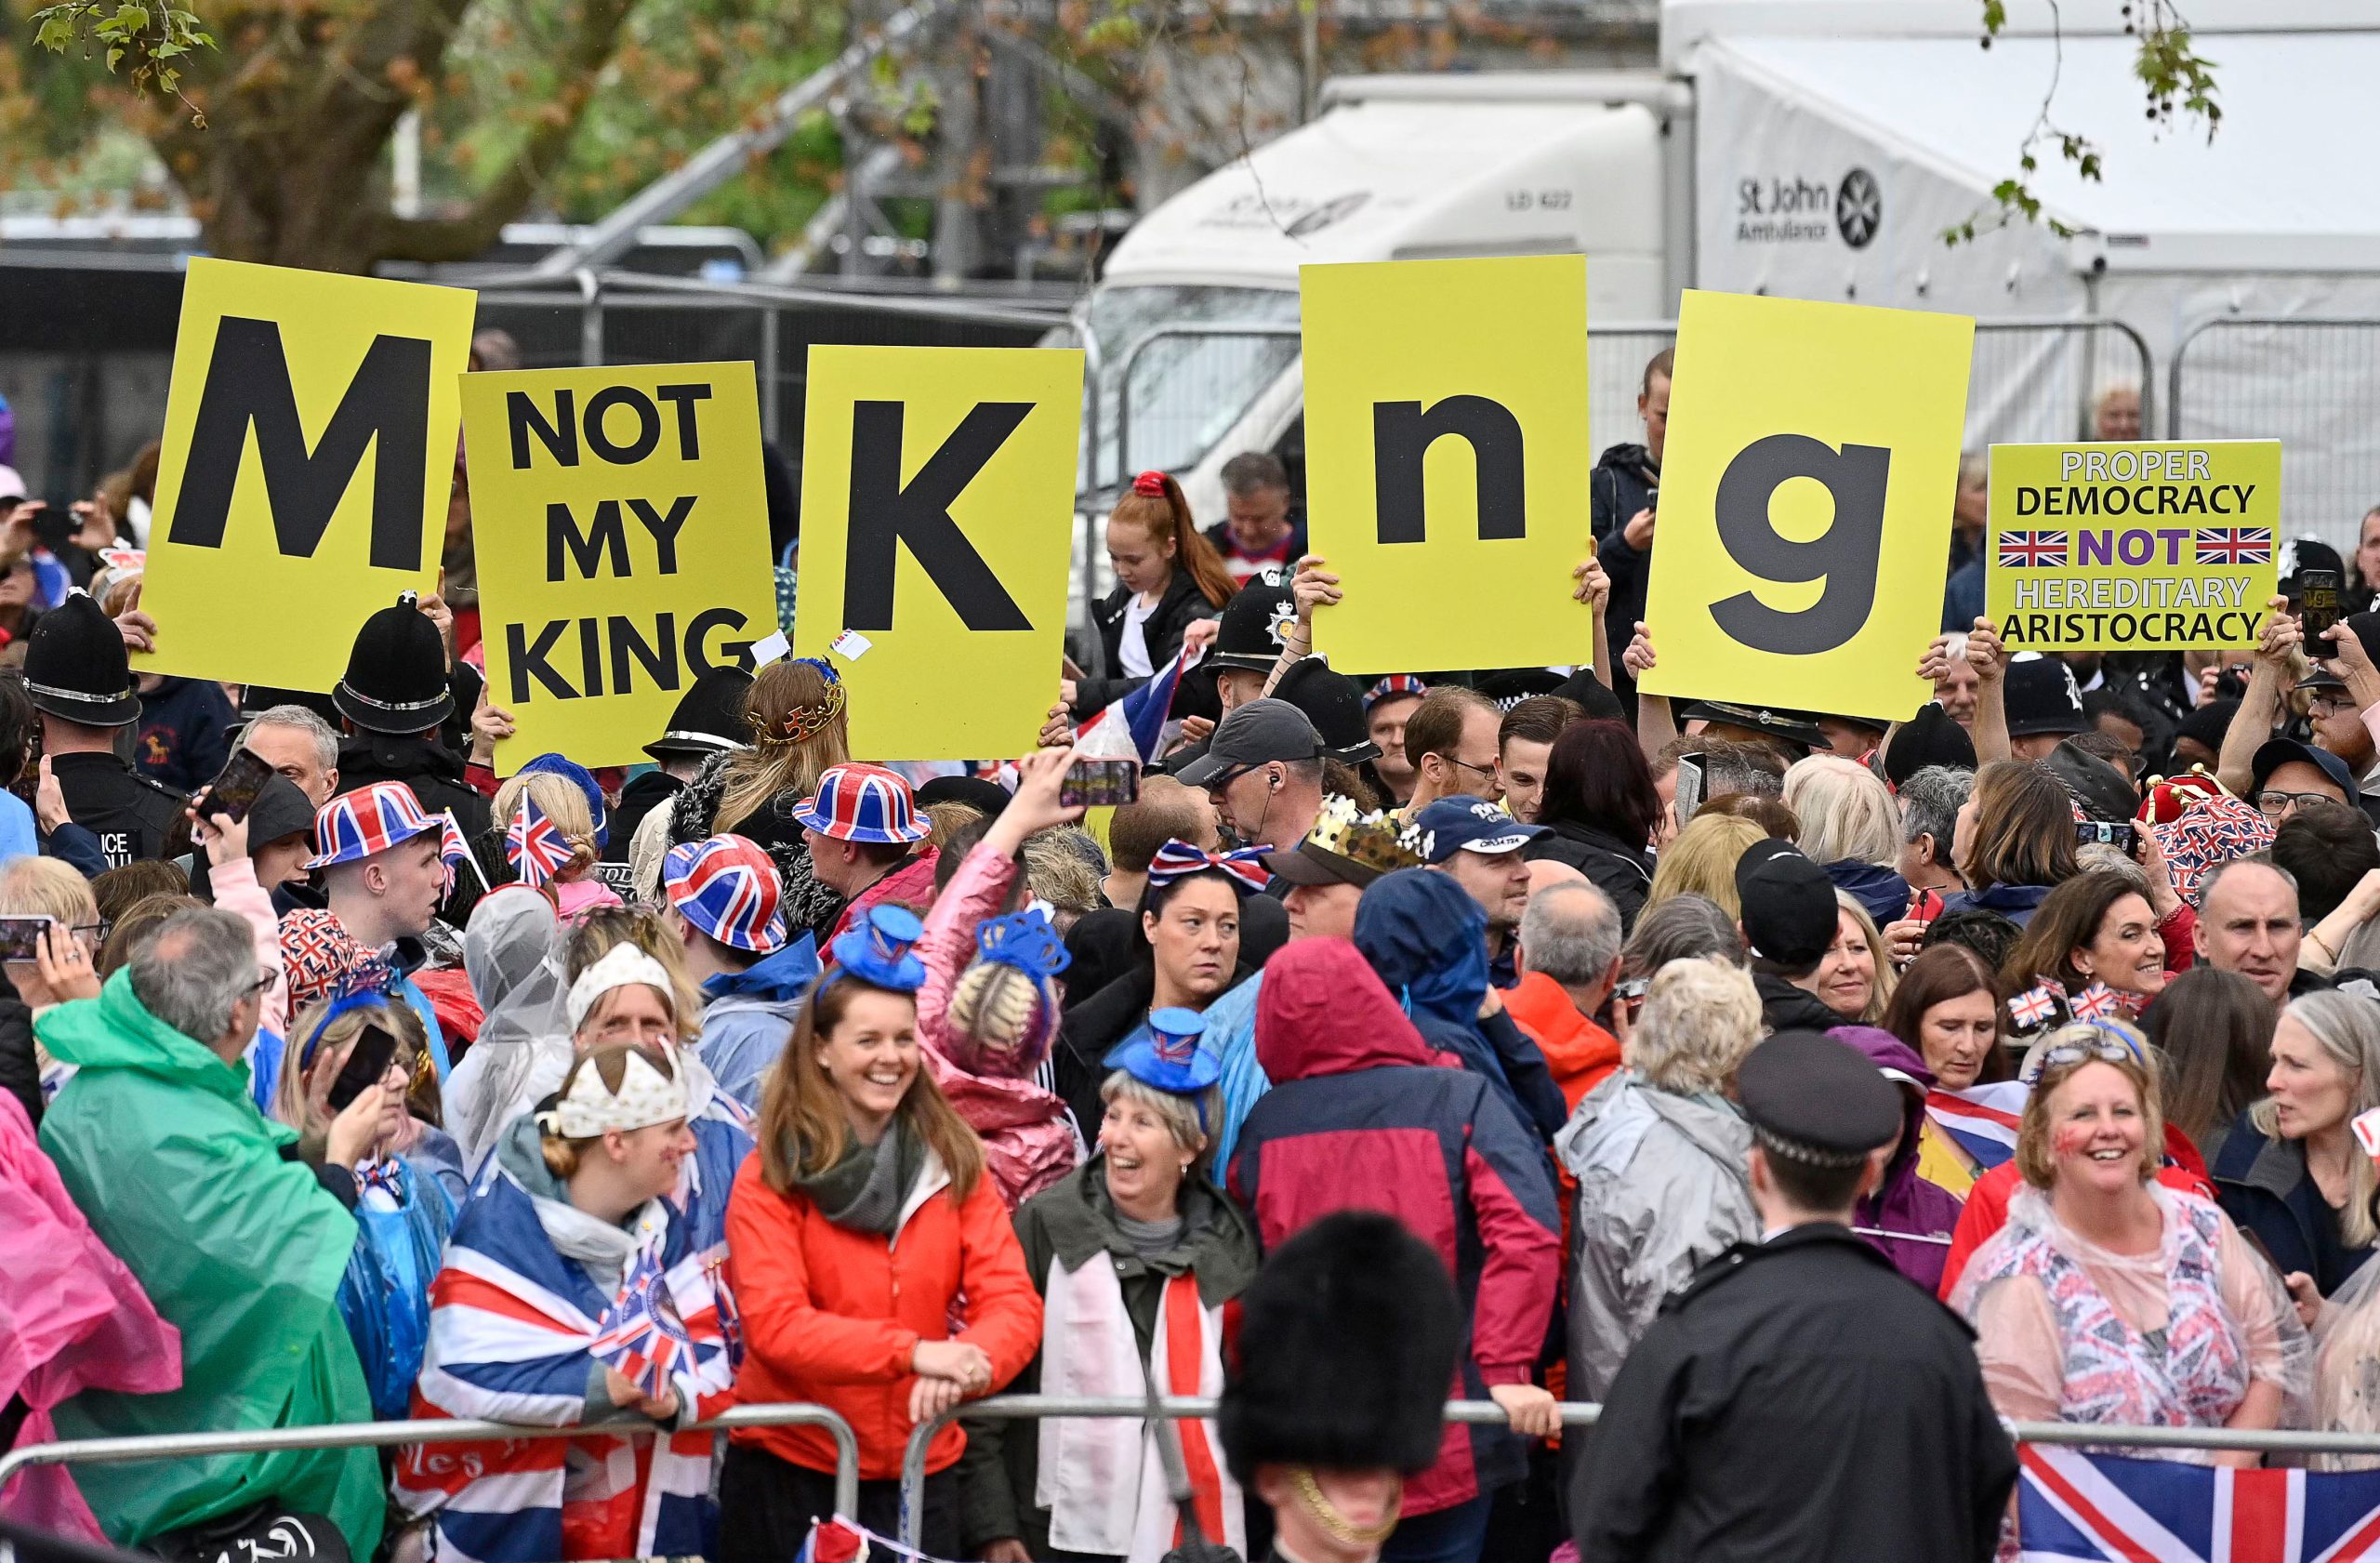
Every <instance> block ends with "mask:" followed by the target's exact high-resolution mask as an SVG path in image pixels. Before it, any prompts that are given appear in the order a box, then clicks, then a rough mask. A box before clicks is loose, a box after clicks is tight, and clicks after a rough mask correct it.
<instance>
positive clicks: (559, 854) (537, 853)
mask: <svg viewBox="0 0 2380 1563" xmlns="http://www.w3.org/2000/svg"><path fill="white" fill-rule="evenodd" d="M504 856H505V860H506V861H507V862H509V863H510V864H511V865H512V868H513V870H514V871H515V872H517V873H518V874H519V875H520V876H521V882H522V884H525V885H527V886H529V887H530V888H531V889H533V890H535V889H537V888H539V887H541V886H544V885H546V884H549V883H551V882H552V881H553V877H554V876H555V875H556V874H559V873H561V872H562V869H563V868H566V867H568V866H569V863H570V857H571V849H570V843H569V842H568V841H563V840H562V831H561V829H560V828H558V827H556V826H555V824H554V822H553V821H552V820H550V819H548V818H547V817H546V811H545V810H543V809H541V808H539V807H537V801H536V799H535V798H533V797H531V796H530V795H529V793H528V792H527V790H526V789H523V790H522V794H521V812H520V813H519V814H518V815H514V816H513V820H512V824H511V825H510V826H509V828H507V829H506V830H505V832H504Z"/></svg>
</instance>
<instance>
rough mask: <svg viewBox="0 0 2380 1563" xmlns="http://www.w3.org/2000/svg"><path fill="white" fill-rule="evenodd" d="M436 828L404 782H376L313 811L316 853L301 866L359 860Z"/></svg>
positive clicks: (430, 817)
mask: <svg viewBox="0 0 2380 1563" xmlns="http://www.w3.org/2000/svg"><path fill="white" fill-rule="evenodd" d="M437 828H438V821H437V819H436V818H435V817H434V816H432V815H427V814H424V813H423V812H422V808H421V801H420V800H419V799H417V798H416V797H415V796H414V795H413V788H409V787H407V786H406V785H405V784H404V783H403V782H393V781H384V782H374V783H373V784H372V785H371V786H369V787H362V788H356V789H355V790H354V791H353V792H342V793H340V794H339V795H338V796H337V797H336V798H334V799H332V800H331V801H329V802H327V803H324V805H323V806H322V808H321V809H320V810H319V811H317V812H316V814H315V815H314V855H313V856H311V857H310V858H308V859H306V861H305V863H304V865H303V867H305V868H309V869H312V868H329V867H330V866H331V865H333V864H334V863H356V862H361V861H362V860H363V859H364V858H366V857H370V856H371V855H372V854H375V853H381V852H386V851H388V850H389V849H390V847H392V846H395V845H397V844H398V843H399V842H400V841H411V840H413V839H414V838H415V837H416V836H418V835H420V834H421V833H422V832H423V831H425V830H435V829H437Z"/></svg>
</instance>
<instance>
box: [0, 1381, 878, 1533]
mask: <svg viewBox="0 0 2380 1563" xmlns="http://www.w3.org/2000/svg"><path fill="white" fill-rule="evenodd" d="M737 1427H824V1428H825V1429H826V1432H827V1435H828V1436H829V1437H832V1438H833V1439H834V1440H835V1507H836V1509H837V1510H838V1511H839V1512H840V1513H843V1514H856V1513H858V1512H859V1438H858V1437H857V1435H855V1434H853V1432H852V1425H851V1424H850V1423H848V1422H845V1421H844V1420H843V1419H842V1418H841V1417H840V1416H839V1415H837V1414H836V1413H835V1412H833V1411H828V1410H827V1409H826V1407H824V1406H813V1405H807V1404H800V1403H790V1402H788V1403H784V1404H772V1405H760V1406H736V1407H734V1408H732V1409H730V1410H728V1411H723V1412H721V1414H719V1415H718V1416H715V1417H712V1418H711V1419H710V1420H709V1421H707V1422H695V1423H690V1424H687V1425H686V1426H685V1427H683V1428H679V1429H675V1431H679V1432H686V1433H713V1432H726V1431H729V1430H731V1429H733V1428H737ZM635 1431H636V1429H635V1428H634V1426H633V1425H629V1426H622V1425H620V1424H610V1423H602V1424H594V1425H591V1426H590V1425H578V1426H571V1427H523V1426H516V1425H514V1424H511V1423H505V1422H348V1423H337V1424H329V1425H326V1426H320V1427H259V1428H253V1429H248V1430H245V1431H242V1432H233V1433H152V1434H146V1435H143V1436H141V1437H131V1438H76V1439H69V1440H65V1441H62V1442H59V1443H54V1444H29V1445H27V1446H26V1447H25V1448H23V1449H16V1450H8V1451H7V1453H5V1454H0V1490H5V1489H6V1488H7V1485H8V1483H9V1481H10V1480H11V1479H13V1478H14V1477H16V1475H17V1473H18V1472H20V1471H22V1470H25V1469H26V1468H28V1467H30V1466H33V1465H78V1464H111V1465H113V1464H129V1463H132V1462H135V1461H141V1460H183V1459H189V1458H191V1457H192V1456H196V1455H208V1454H266V1453H271V1452H273V1451H276V1450H291V1449H363V1448H373V1449H379V1448H385V1447H387V1446H389V1445H391V1444H461V1443H491V1442H495V1441H496V1440H498V1439H512V1438H571V1437H587V1436H589V1435H594V1434H603V1435H609V1436H612V1437H618V1436H620V1435H621V1434H623V1433H634V1432H635ZM660 1431H661V1430H659V1429H656V1430H655V1436H658V1433H659V1432H660ZM920 1458H921V1459H922V1458H923V1457H922V1456H920Z"/></svg>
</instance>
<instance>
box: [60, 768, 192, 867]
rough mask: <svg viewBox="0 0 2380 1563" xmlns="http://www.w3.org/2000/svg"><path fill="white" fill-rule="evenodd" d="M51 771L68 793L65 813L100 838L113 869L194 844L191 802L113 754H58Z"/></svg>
mask: <svg viewBox="0 0 2380 1563" xmlns="http://www.w3.org/2000/svg"><path fill="white" fill-rule="evenodd" d="M49 765H50V771H51V773H52V774H53V775H56V776H57V777H58V788H59V791H60V792H62V793H64V794H65V795H66V814H67V817H69V818H70V819H72V820H73V822H74V823H75V824H77V825H79V826H81V827H82V828H84V829H86V830H88V831H89V832H91V834H92V835H94V836H97V837H98V838H99V852H100V854H102V855H104V856H105V857H106V858H107V860H108V867H109V868H123V867H124V866H125V865H126V864H127V863H132V862H137V861H139V859H141V858H144V857H172V856H174V855H176V854H179V853H181V852H183V851H186V850H187V849H188V848H189V846H190V826H189V822H188V821H186V820H184V819H183V818H182V810H183V808H184V807H185V806H187V805H188V804H189V802H190V800H189V799H188V798H186V797H184V796H183V795H182V794H181V793H179V792H176V791H175V790H174V789H173V788H169V787H165V786H161V785H160V784H158V783H156V782H152V781H151V780H150V779H149V778H148V777H146V776H143V775H139V774H137V773H136V772H135V771H134V770H133V769H132V767H131V766H129V765H126V763H125V762H123V761H121V760H118V759H117V758H116V757H115V756H114V755H112V754H87V753H86V754H59V755H53V756H51V757H50V762H49Z"/></svg>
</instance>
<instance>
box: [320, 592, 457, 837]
mask: <svg viewBox="0 0 2380 1563" xmlns="http://www.w3.org/2000/svg"><path fill="white" fill-rule="evenodd" d="M331 704H332V705H334V706H336V707H337V708H338V714H339V717H340V719H341V720H342V721H343V722H345V723H346V725H347V732H348V736H347V739H346V741H345V742H343V743H341V744H340V745H339V748H338V785H339V790H340V791H341V792H353V791H355V790H356V789H357V788H364V787H369V786H371V785H372V784H373V783H374V782H382V781H393V782H403V783H404V784H405V785H406V786H407V787H409V788H412V789H413V794H414V797H415V798H416V799H417V800H418V801H420V803H421V806H422V808H423V809H425V810H426V811H428V812H429V813H430V814H432V815H436V814H439V813H441V812H443V811H444V810H447V809H452V810H454V811H455V823H456V824H457V825H459V826H461V827H462V830H463V835H464V836H465V838H466V839H468V840H470V841H477V840H479V838H480V836H481V835H482V834H483V832H484V831H486V830H487V828H488V821H489V815H488V802H487V800H486V799H485V798H483V797H482V796H480V794H479V793H478V792H477V791H475V790H474V789H473V788H471V786H470V785H469V783H468V782H466V781H464V779H463V760H462V756H460V755H459V754H457V753H456V752H455V751H454V750H453V749H452V748H448V747H447V746H446V744H445V742H444V740H443V736H442V735H441V734H440V732H439V728H440V726H441V724H443V722H445V721H446V719H447V718H448V717H450V716H452V715H454V714H455V709H456V702H455V694H454V689H453V686H452V684H451V683H450V682H449V680H448V677H447V672H446V642H445V641H444V640H443V638H442V637H441V636H440V635H439V633H438V626H437V625H436V624H435V623H433V622H431V620H430V616H429V615H428V614H425V613H423V612H422V611H421V609H420V607H419V606H418V605H417V599H416V598H415V596H414V594H413V593H412V592H410V591H407V592H403V593H402V594H400V595H399V596H398V598H397V601H396V603H395V604H394V605H393V606H390V607H386V608H382V609H381V610H380V611H379V612H377V613H376V614H374V615H373V616H371V617H370V618H367V619H365V620H364V628H363V629H360V630H358V631H357V632H356V636H355V646H354V649H353V650H352V651H350V653H349V654H348V658H347V676H346V677H344V678H342V679H340V680H339V681H338V683H337V686H336V687H335V688H333V689H332V691H331Z"/></svg>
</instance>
